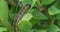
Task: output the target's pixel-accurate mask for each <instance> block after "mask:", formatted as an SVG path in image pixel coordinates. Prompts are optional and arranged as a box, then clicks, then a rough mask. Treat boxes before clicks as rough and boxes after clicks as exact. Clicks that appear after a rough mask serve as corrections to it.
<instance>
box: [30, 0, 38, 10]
mask: <svg viewBox="0 0 60 32" xmlns="http://www.w3.org/2000/svg"><path fill="white" fill-rule="evenodd" d="M36 2H37V0H32V3H31V8H30V9H29V10H30V11H31V9H32V8H33V7H34V5H35V4H36Z"/></svg>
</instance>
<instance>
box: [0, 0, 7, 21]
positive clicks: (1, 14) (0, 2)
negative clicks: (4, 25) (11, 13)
mask: <svg viewBox="0 0 60 32" xmlns="http://www.w3.org/2000/svg"><path fill="white" fill-rule="evenodd" d="M0 18H3V19H4V20H8V5H7V3H6V2H5V1H4V0H0Z"/></svg>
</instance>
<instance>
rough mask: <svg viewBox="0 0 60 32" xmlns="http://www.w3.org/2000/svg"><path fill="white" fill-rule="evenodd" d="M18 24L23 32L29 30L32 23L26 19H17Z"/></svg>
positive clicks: (28, 31)
mask: <svg viewBox="0 0 60 32" xmlns="http://www.w3.org/2000/svg"><path fill="white" fill-rule="evenodd" d="M18 26H19V28H20V30H21V31H23V32H30V31H31V28H32V24H31V23H30V22H29V21H26V20H22V21H19V23H18Z"/></svg>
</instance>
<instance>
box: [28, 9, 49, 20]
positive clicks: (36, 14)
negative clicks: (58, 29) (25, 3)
mask: <svg viewBox="0 0 60 32" xmlns="http://www.w3.org/2000/svg"><path fill="white" fill-rule="evenodd" d="M27 13H31V14H32V15H33V18H34V19H48V18H47V17H46V16H45V15H44V14H43V13H41V12H40V11H38V10H37V9H31V11H28V12H27Z"/></svg>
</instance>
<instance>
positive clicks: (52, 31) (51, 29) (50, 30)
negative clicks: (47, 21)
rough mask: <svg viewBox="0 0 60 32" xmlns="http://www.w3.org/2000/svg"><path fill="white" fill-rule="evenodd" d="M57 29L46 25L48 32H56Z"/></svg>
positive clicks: (54, 26)
mask: <svg viewBox="0 0 60 32" xmlns="http://www.w3.org/2000/svg"><path fill="white" fill-rule="evenodd" d="M58 30H59V28H58V27H57V26H56V25H48V32H57V31H58Z"/></svg>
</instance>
